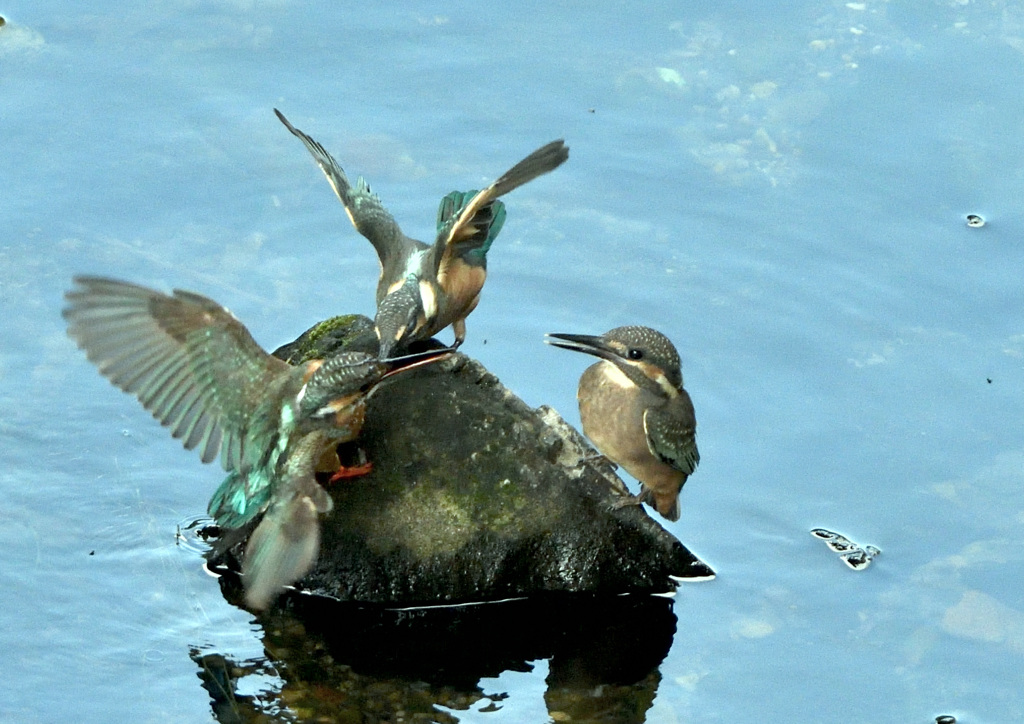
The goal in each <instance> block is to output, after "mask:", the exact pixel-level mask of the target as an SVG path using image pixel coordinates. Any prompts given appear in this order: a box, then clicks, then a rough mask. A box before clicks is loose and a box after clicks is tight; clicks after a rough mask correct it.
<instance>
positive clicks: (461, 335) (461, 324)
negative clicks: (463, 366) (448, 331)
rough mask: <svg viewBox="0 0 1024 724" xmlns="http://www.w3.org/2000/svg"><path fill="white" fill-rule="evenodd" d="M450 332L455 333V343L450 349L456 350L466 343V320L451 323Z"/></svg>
mask: <svg viewBox="0 0 1024 724" xmlns="http://www.w3.org/2000/svg"><path fill="white" fill-rule="evenodd" d="M452 331H453V332H455V341H454V342H453V343H452V349H458V348H459V347H461V346H462V343H463V342H465V341H466V318H465V317H463V318H462V319H459V320H456V321H455V322H452Z"/></svg>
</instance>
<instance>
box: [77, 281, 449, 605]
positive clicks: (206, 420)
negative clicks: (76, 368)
mask: <svg viewBox="0 0 1024 724" xmlns="http://www.w3.org/2000/svg"><path fill="white" fill-rule="evenodd" d="M74 281H75V284H76V288H74V289H72V290H71V291H69V292H67V294H66V295H65V297H66V299H67V301H68V306H67V307H66V308H65V309H64V312H63V314H64V318H65V319H66V320H67V322H68V334H69V335H70V337H71V338H72V339H73V340H74V341H75V342H76V343H77V344H78V346H79V347H80V348H82V349H83V350H84V351H85V353H86V356H87V357H88V359H89V360H90V361H91V362H92V363H93V364H95V365H96V366H97V367H98V368H99V371H100V373H101V374H102V375H103V376H104V377H106V378H107V379H108V380H109V381H110V382H111V383H113V384H114V385H115V386H116V387H118V388H120V389H121V390H123V391H125V392H127V393H130V394H132V395H135V397H137V398H138V400H139V402H141V403H142V406H143V407H145V408H146V409H147V410H149V411H150V412H151V413H152V414H153V417H155V418H156V419H157V420H159V421H160V423H161V424H162V425H164V426H165V427H167V428H169V429H170V431H171V435H172V436H173V437H175V438H178V439H180V440H182V442H183V444H184V446H185V449H186V450H192V449H196V450H198V451H199V455H200V458H201V459H202V461H203V462H204V463H209V462H212V461H213V460H215V459H216V458H217V457H218V455H219V456H220V459H221V464H222V465H223V467H224V469H225V470H226V471H228V477H227V478H226V479H225V481H224V482H223V483H222V484H221V486H220V487H219V488H218V489H217V491H216V492H215V493H214V495H213V498H212V499H211V500H210V506H209V512H210V514H211V515H212V516H213V517H214V518H215V519H216V520H217V522H218V524H220V526H221V527H222V528H223V529H224V530H225V531H228V532H242V531H244V530H246V529H248V527H250V524H253V523H255V521H256V520H258V519H259V524H258V525H257V526H256V528H255V530H253V532H252V535H251V536H250V537H249V542H248V543H247V545H246V549H245V556H244V559H243V562H242V581H243V584H244V587H245V599H246V603H247V604H248V605H249V606H250V607H252V608H254V609H263V608H266V607H267V606H268V605H269V603H270V602H271V601H272V600H273V599H274V597H275V596H276V595H277V594H278V593H279V592H280V591H281V589H282V588H284V587H285V586H288V585H290V584H292V583H294V582H296V581H297V580H299V579H300V578H302V577H303V576H304V575H306V573H308V572H309V570H310V569H311V568H312V566H313V563H314V562H315V561H316V557H317V554H318V552H319V545H320V516H322V515H324V514H326V513H329V512H330V511H331V509H332V507H333V502H332V500H331V496H330V495H329V494H328V492H327V491H326V490H325V489H324V488H323V487H322V486H321V485H320V483H318V482H317V480H316V472H317V471H318V467H320V466H322V465H323V464H324V463H322V462H321V461H327V464H328V466H329V467H328V469H327V472H331V471H333V472H334V478H338V477H344V476H347V475H350V474H359V473H365V472H368V468H360V469H356V470H352V469H346V468H340V467H338V466H339V463H338V462H337V458H336V456H334V460H333V465H332V464H330V460H331V455H332V454H333V451H334V449H335V447H336V444H337V443H340V442H347V441H350V440H354V439H355V438H356V437H357V436H358V435H359V432H360V429H361V428H362V425H363V418H364V415H365V410H366V398H367V396H368V395H370V394H371V393H372V392H373V391H374V390H375V389H376V388H377V385H379V384H380V383H381V382H382V381H383V380H384V379H386V378H387V377H389V376H390V375H392V374H394V373H396V372H399V371H402V370H405V369H409V368H410V367H412V366H415V365H418V364H421V363H424V362H427V361H432V360H434V359H437V358H439V357H440V356H443V355H444V354H447V352H448V350H437V351H434V352H430V353H425V354H421V355H415V356H411V357H407V358H402V359H395V360H381V359H379V358H377V357H374V356H372V355H368V354H365V353H361V352H347V353H342V354H339V355H337V356H335V357H331V358H329V359H326V360H313V361H310V362H307V363H305V364H302V365H298V366H292V365H289V364H288V363H286V362H284V361H282V360H280V359H277V358H276V357H273V356H272V355H270V354H268V353H267V352H266V351H264V350H263V348H261V347H260V346H259V345H258V344H257V343H256V341H255V340H254V339H253V338H252V336H251V335H250V334H249V331H248V330H247V329H246V328H245V327H244V326H243V325H242V323H241V322H239V321H238V320H237V319H236V318H235V317H234V315H232V314H231V312H229V311H228V310H227V309H225V308H224V307H222V306H220V305H219V304H217V303H216V302H214V301H213V300H212V299H208V298H207V297H204V296H201V295H199V294H194V293H192V292H188V291H182V290H177V289H176V290H174V292H173V293H172V294H170V295H168V294H164V293H162V292H159V291H156V290H153V289H148V288H146V287H142V286H138V285H135V284H129V283H127V282H122V281H117V280H113V279H106V278H102V277H92V276H79V277H75V280H74ZM260 515H262V519H260V518H259V516H260ZM240 537H241V536H235V538H236V539H238V538H240Z"/></svg>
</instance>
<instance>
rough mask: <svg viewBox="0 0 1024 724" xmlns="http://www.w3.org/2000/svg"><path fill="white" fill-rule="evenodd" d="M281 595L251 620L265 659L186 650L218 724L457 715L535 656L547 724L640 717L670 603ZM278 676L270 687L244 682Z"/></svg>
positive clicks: (491, 699)
mask: <svg viewBox="0 0 1024 724" xmlns="http://www.w3.org/2000/svg"><path fill="white" fill-rule="evenodd" d="M224 580H225V579H222V581H224ZM222 585H224V587H225V593H226V595H227V596H228V597H229V600H230V599H231V598H232V592H231V590H230V588H231V583H230V581H226V582H225V583H223V584H222ZM280 603H281V605H280V606H279V607H277V608H275V609H274V610H272V611H271V612H269V613H267V614H265V615H263V616H261V617H260V619H259V620H260V623H261V624H262V627H263V646H264V651H265V652H266V658H265V659H258V660H249V661H232V660H231V659H230V658H227V657H225V656H224V655H223V654H221V653H213V652H210V651H208V650H203V649H201V648H193V649H192V651H191V657H192V659H193V660H194V661H195V662H196V664H197V665H198V667H199V678H200V679H201V680H202V682H203V684H202V685H203V688H204V689H206V691H207V692H208V693H209V694H210V698H211V702H212V709H213V713H214V715H215V716H216V718H217V720H218V721H220V722H222V724H228V723H229V722H236V723H237V722H245V723H247V722H267V721H294V720H295V719H296V717H297V718H298V719H299V720H302V721H331V722H376V721H394V722H399V721H434V722H455V721H459V716H458V712H459V711H468V710H470V709H471V708H472V709H474V710H475V711H479V712H488V711H498V710H500V709H501V707H502V705H501V701H502V700H504V699H505V698H507V694H503V693H500V692H499V693H491V694H488V693H485V692H484V690H483V688H482V686H481V679H485V678H491V677H496V676H498V675H499V674H501V673H502V672H505V671H521V672H528V671H531V670H532V668H533V667H532V665H531V664H530V663H529V662H532V661H537V660H540V659H547V660H548V676H547V679H546V681H545V683H546V692H545V694H544V701H545V706H546V708H547V711H548V714H549V716H551V718H552V719H555V720H556V721H566V720H571V721H592V722H643V721H644V720H645V717H646V712H647V710H648V709H649V708H650V707H651V704H652V702H653V701H654V697H655V694H656V692H657V688H658V684H659V683H660V681H661V674H660V672H659V670H658V667H659V666H660V665H661V662H662V661H663V660H664V658H665V656H666V655H667V653H668V651H669V647H670V646H671V643H672V637H673V636H674V634H675V630H676V616H675V614H674V613H673V611H672V606H673V602H672V600H671V599H667V598H661V597H652V596H646V595H645V596H617V597H593V596H581V595H561V596H552V597H544V598H536V599H520V600H514V601H504V602H496V603H487V604H478V605H465V606H454V607H443V608H420V609H385V608H381V607H370V606H363V605H358V604H352V603H338V602H335V601H333V600H329V599H325V598H322V597H315V596H308V595H291V596H288V597H286V598H285V599H283V600H282V601H281V602H280ZM275 676H276V679H277V683H276V686H274V687H270V688H271V689H272V690H268V688H267V687H264V688H263V689H262V690H260V689H259V685H254V684H253V683H252V682H255V681H261V680H262V679H264V678H266V677H275ZM264 683H265V682H264Z"/></svg>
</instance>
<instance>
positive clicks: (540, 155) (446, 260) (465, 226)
mask: <svg viewBox="0 0 1024 724" xmlns="http://www.w3.org/2000/svg"><path fill="white" fill-rule="evenodd" d="M274 113H276V114H277V117H278V118H279V119H280V120H281V123H283V124H284V125H285V127H286V128H287V129H288V130H289V131H291V132H292V134H294V135H295V136H296V137H297V138H298V139H299V140H300V141H302V143H303V144H304V145H305V146H306V149H307V150H308V151H309V152H310V154H311V155H312V156H313V159H314V160H315V161H316V163H317V165H318V166H319V167H320V170H321V171H323V173H324V176H326V177H327V181H328V183H330V185H331V188H332V189H334V193H335V194H336V195H337V197H338V198H339V199H340V200H341V203H342V205H344V207H345V212H346V213H347V214H348V218H349V220H351V222H352V225H353V226H355V227H356V231H358V232H359V233H360V234H362V235H363V236H365V237H366V238H367V239H368V240H369V241H370V243H371V244H373V248H374V249H376V251H377V257H378V259H379V261H380V278H379V279H378V281H377V314H376V317H375V319H374V324H375V327H376V331H377V337H378V338H379V340H380V357H381V358H387V357H388V356H389V355H391V353H392V351H393V350H398V349H403V348H405V347H407V346H408V345H409V344H411V343H413V342H417V341H421V340H425V339H429V338H430V337H433V336H434V335H435V334H437V333H438V332H440V331H441V330H443V329H445V328H446V327H448V326H449V325H451V326H452V328H453V330H454V332H455V343H454V345H453V348H457V347H458V346H459V345H461V344H462V342H463V340H465V338H466V317H468V316H469V314H470V313H471V312H472V311H473V310H474V309H475V308H476V305H477V303H478V302H479V301H480V290H481V289H483V286H484V281H485V280H486V278H487V252H488V250H489V249H490V248H491V244H492V243H494V239H495V237H497V235H498V232H499V231H501V227H502V225H503V224H504V223H505V205H504V204H503V203H502V202H501V201H498V197H500V196H504V195H505V194H507V193H509V192H510V191H512V190H514V189H516V188H519V187H520V186H522V185H523V184H525V183H527V182H529V181H532V180H533V179H535V178H537V177H538V176H541V175H543V174H546V173H548V172H549V171H553V170H554V169H556V168H558V167H559V166H560V165H562V163H564V162H565V161H566V159H568V158H569V148H568V146H566V145H565V142H564V141H563V140H561V139H559V140H557V141H552V142H551V143H549V144H547V145H545V146H542V147H540V148H538V149H537V150H536V151H534V152H533V153H531V154H530V155H529V156H527V157H526V158H524V159H523V160H522V161H520V162H519V163H517V164H516V165H515V166H513V167H512V168H510V169H509V170H508V171H506V172H505V173H504V174H502V175H501V176H500V177H499V178H498V180H497V181H495V182H494V183H492V184H491V185H490V186H488V187H487V188H485V189H483V190H482V191H477V190H472V191H465V192H461V191H452V192H451V193H449V194H448V195H447V196H445V197H444V198H443V199H441V203H440V205H439V207H438V211H437V237H436V238H435V240H434V243H433V245H429V244H426V243H424V242H422V241H418V240H416V239H412V238H410V237H408V236H406V235H405V234H403V233H402V230H401V229H400V228H399V226H398V223H397V222H396V221H395V219H394V217H392V216H391V214H390V213H388V211H387V209H385V208H384V206H383V204H381V201H380V198H379V197H378V196H377V195H376V194H375V193H373V192H372V191H370V187H369V186H368V185H367V183H366V181H365V180H364V179H363V178H362V177H359V178H358V179H357V180H356V185H355V187H353V186H352V185H351V184H350V183H349V181H348V177H347V176H345V172H344V171H343V170H342V168H341V166H340V165H339V164H338V162H337V161H335V160H334V157H333V156H331V154H330V153H328V152H327V150H326V149H325V148H324V147H323V146H321V145H320V144H319V143H318V142H317V141H315V140H314V139H313V138H311V137H310V136H308V135H306V134H305V133H303V132H302V131H300V130H299V129H297V128H296V127H295V126H293V125H292V124H291V123H290V122H289V121H288V119H287V118H285V117H284V114H283V113H281V111H279V110H277V109H276V108H275V109H274Z"/></svg>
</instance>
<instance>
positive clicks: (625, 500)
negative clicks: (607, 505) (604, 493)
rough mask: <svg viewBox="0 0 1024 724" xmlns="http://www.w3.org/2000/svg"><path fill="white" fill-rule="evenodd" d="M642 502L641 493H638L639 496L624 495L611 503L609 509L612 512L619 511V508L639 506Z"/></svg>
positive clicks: (642, 496)
mask: <svg viewBox="0 0 1024 724" xmlns="http://www.w3.org/2000/svg"><path fill="white" fill-rule="evenodd" d="M644 502H646V501H645V500H644V495H643V493H640V494H639V495H624V496H622V497H621V498H619V499H618V500H616V501H615V502H614V503H612V505H611V507H612V510H619V509H620V508H627V507H629V506H631V505H640V504H641V503H644Z"/></svg>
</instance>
